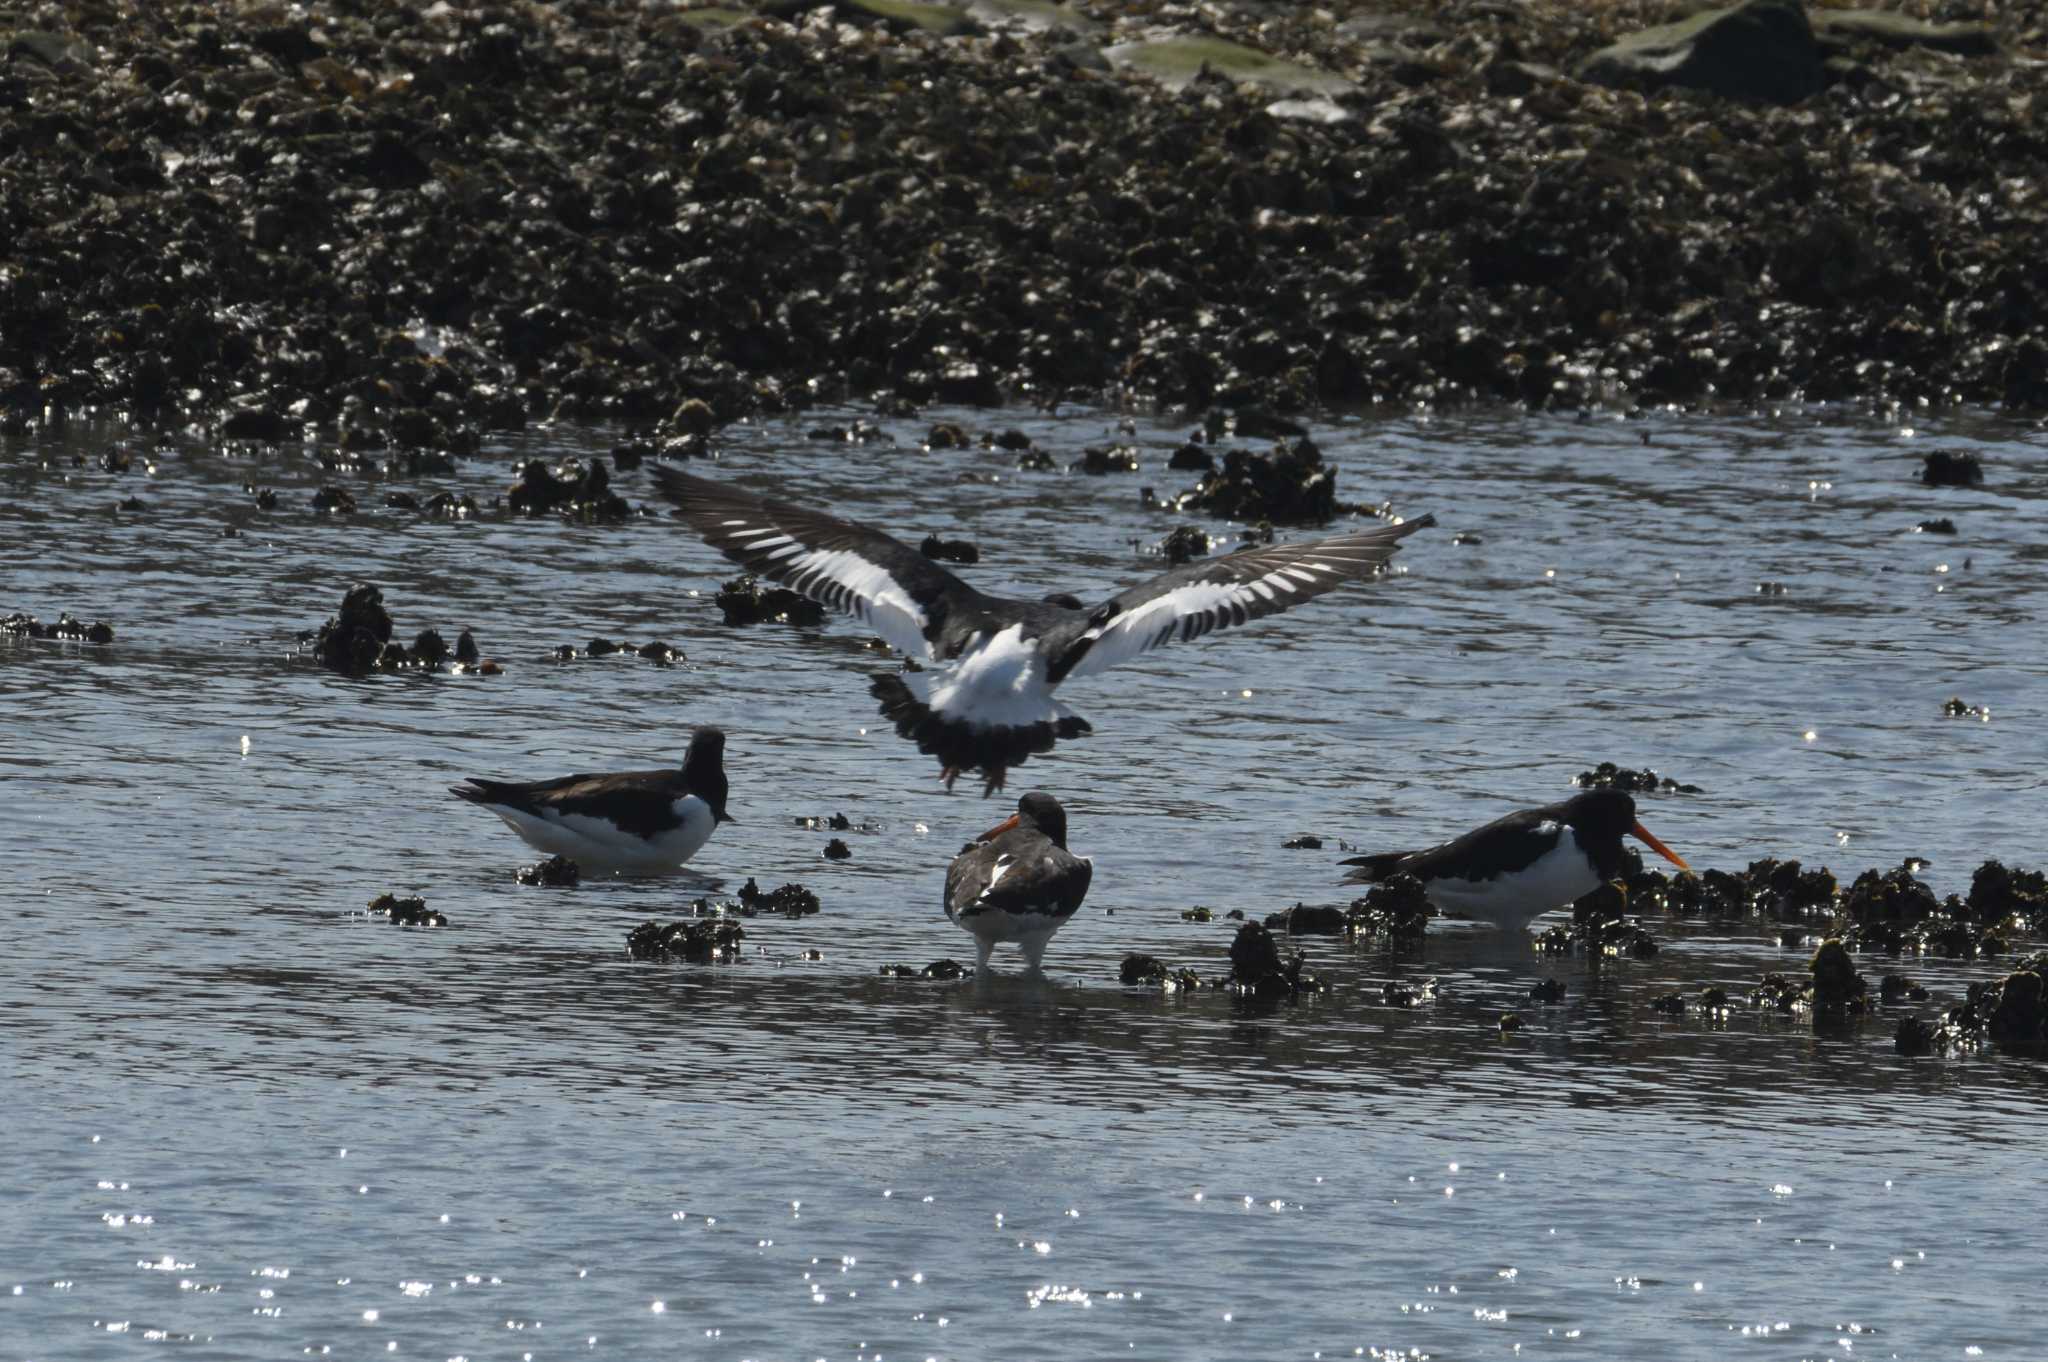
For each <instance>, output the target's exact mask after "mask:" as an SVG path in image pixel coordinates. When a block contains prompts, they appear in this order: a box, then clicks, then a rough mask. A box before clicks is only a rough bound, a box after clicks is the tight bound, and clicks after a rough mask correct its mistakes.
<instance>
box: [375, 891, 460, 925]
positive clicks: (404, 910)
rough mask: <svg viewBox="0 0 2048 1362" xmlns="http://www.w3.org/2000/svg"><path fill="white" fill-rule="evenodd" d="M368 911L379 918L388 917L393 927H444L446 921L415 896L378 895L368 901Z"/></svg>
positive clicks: (446, 923)
mask: <svg viewBox="0 0 2048 1362" xmlns="http://www.w3.org/2000/svg"><path fill="white" fill-rule="evenodd" d="M370 911H371V912H372V913H375V914H377V915H378V916H380V917H389V918H390V919H391V924H392V925H393V926H394V927H446V926H447V925H448V919H447V918H445V917H443V916H442V915H441V914H440V913H437V912H435V911H434V910H433V909H432V908H429V907H427V901H426V900H425V899H423V898H419V897H417V896H415V895H408V896H406V897H403V898H401V897H400V896H398V895H397V894H379V895H378V896H377V897H376V898H374V899H371V900H370Z"/></svg>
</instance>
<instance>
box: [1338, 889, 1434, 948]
mask: <svg viewBox="0 0 2048 1362" xmlns="http://www.w3.org/2000/svg"><path fill="white" fill-rule="evenodd" d="M1429 913H1430V908H1429V891H1428V890H1427V889H1425V888H1424V887H1423V884H1422V881H1421V880H1418V879H1417V878H1415V876H1413V875H1410V874H1406V873H1403V874H1399V875H1395V876H1393V877H1391V878H1390V879H1388V880H1386V881H1384V882H1383V883H1380V884H1376V885H1374V886H1373V887H1372V888H1371V889H1369V890H1367V891H1366V894H1365V896H1364V897H1363V898H1356V899H1353V900H1352V901H1351V905H1350V907H1349V908H1348V909H1347V910H1346V917H1347V919H1348V921H1349V924H1350V933H1351V935H1352V936H1353V937H1354V938H1358V937H1376V938H1379V939H1381V940H1384V941H1387V942H1390V943H1391V942H1394V941H1414V940H1417V939H1419V938H1420V937H1421V936H1422V934H1423V931H1424V929H1425V928H1426V927H1427V925H1428V923H1429Z"/></svg>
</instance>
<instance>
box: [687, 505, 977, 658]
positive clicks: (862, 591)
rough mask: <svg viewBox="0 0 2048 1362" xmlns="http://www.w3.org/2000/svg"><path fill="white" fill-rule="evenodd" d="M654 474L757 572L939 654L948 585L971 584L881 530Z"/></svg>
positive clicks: (710, 537) (911, 647)
mask: <svg viewBox="0 0 2048 1362" xmlns="http://www.w3.org/2000/svg"><path fill="white" fill-rule="evenodd" d="M654 482H655V486H656V487H658V488H659V489H660V491H661V494H662V495H663V496H665V497H667V498H668V499H669V500H670V501H672V502H674V503H675V504H676V505H677V506H678V507H680V508H681V510H682V516H683V519H684V520H687V521H688V522H689V523H690V527H691V528H692V529H694V530H696V531H697V533H698V534H700V535H702V536H704V541H705V542H706V543H708V544H710V545H711V547H713V548H715V549H717V550H718V551H719V552H720V553H722V554H724V555H725V556H726V557H728V558H730V559H732V560H733V561H734V562H735V563H738V564H739V565H740V566H742V567H744V568H746V569H747V570H748V571H749V572H752V573H754V574H756V575H757V576H761V577H766V578H767V579H768V580H770V581H772V582H777V583H779V584H781V585H783V586H786V587H788V588H789V589H790V590H791V591H794V592H796V593H797V594H798V595H800V596H808V597H809V598H810V599H812V600H814V601H816V602H818V603H819V604H820V605H825V606H829V607H831V608H832V609H834V610H838V611H842V612H844V613H845V614H848V615H852V616H853V617H854V618H855V619H858V620H861V621H863V622H865V623H866V624H868V625H869V626H870V627H872V628H873V629H874V631H875V632H876V633H878V634H880V635H881V636H882V637H883V638H885V639H887V640H888V641H889V643H890V645H891V646H893V647H894V648H896V649H897V651H899V652H903V653H907V654H909V655H911V656H913V657H923V658H925V659H927V660H930V659H933V658H935V657H936V651H935V647H934V645H935V643H936V640H937V638H938V634H939V629H940V627H941V625H942V624H943V623H944V615H945V610H944V606H943V601H944V598H945V596H946V593H947V592H948V591H949V590H954V591H966V590H968V588H967V586H966V584H965V583H964V582H962V581H961V580H960V579H959V578H958V577H955V576H954V575H953V574H952V573H950V572H948V571H946V570H945V569H944V568H942V567H939V566H937V565H936V564H934V563H933V562H932V561H931V560H930V559H929V558H926V557H925V556H924V555H923V554H921V553H919V552H918V551H917V550H916V549H913V548H911V547H910V546H909V545H907V544H905V543H903V542H902V541H900V540H897V539H892V538H890V537H889V536H888V535H886V534H883V533H882V532H881V531H880V530H871V529H869V528H867V527H866V526H864V525H856V524H854V523H853V522H851V521H848V520H840V519H838V518H836V517H834V516H829V515H825V514H822V513H821V512H818V511H807V510H805V509H804V508H803V507H801V506H792V505H790V504H789V503H788V502H785V501H770V500H769V499H767V498H766V497H758V496H755V495H754V494H753V493H752V492H745V491H742V490H740V489H739V488H737V487H733V486H730V485H729V484H726V483H722V482H714V481H712V480H711V479H709V478H700V477H696V476H694V475H692V474H689V473H684V472H681V471H679V470H677V469H674V468H668V467H657V468H656V469H655V470H654Z"/></svg>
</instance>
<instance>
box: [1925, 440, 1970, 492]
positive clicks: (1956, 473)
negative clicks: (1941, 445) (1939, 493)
mask: <svg viewBox="0 0 2048 1362" xmlns="http://www.w3.org/2000/svg"><path fill="white" fill-rule="evenodd" d="M1920 457H1921V459H1922V460H1923V462H1922V464H1921V467H1920V481H1921V482H1923V483H1925V484H1927V486H1929V487H1975V486H1976V485H1977V484H1979V483H1981V482H1983V481H1984V464H1983V462H1982V461H1981V460H1979V459H1978V457H1977V456H1976V455H1975V454H1958V453H1956V452H1954V451H1953V450H1947V449H1937V450H1933V451H1931V452H1929V453H1927V454H1923V455H1921V456H1920Z"/></svg>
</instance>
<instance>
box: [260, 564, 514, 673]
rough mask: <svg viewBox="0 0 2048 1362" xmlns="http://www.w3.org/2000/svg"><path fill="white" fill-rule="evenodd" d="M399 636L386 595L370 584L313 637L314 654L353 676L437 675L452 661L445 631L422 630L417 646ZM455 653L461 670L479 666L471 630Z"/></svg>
mask: <svg viewBox="0 0 2048 1362" xmlns="http://www.w3.org/2000/svg"><path fill="white" fill-rule="evenodd" d="M394 632H395V626H394V625H393V624H392V620H391V612H390V611H388V610H386V609H385V608H384V593H383V592H382V591H380V590H378V589H377V588H376V587H374V586H371V585H369V584H368V583H363V584H359V585H357V586H352V587H350V588H349V589H348V591H347V593H346V594H345V595H343V596H342V598H341V610H340V612H339V613H338V614H335V615H333V616H331V617H330V618H329V619H328V620H327V622H326V623H325V624H322V625H321V626H320V628H319V630H318V632H317V633H315V634H313V635H312V644H313V653H314V656H316V657H317V658H318V659H319V660H320V665H321V666H323V667H326V668H327V669H328V670H330V671H337V672H342V673H345V674H347V675H349V676H364V675H367V674H368V673H370V672H373V671H384V672H395V671H428V672H431V671H437V670H439V669H440V667H441V665H442V664H443V663H444V662H446V661H447V660H448V657H449V650H448V643H447V640H445V639H444V638H442V637H441V632H440V630H438V629H423V630H421V631H420V632H419V633H418V634H416V635H414V637H413V641H412V647H411V648H407V647H406V646H405V645H404V644H403V643H399V642H397V641H396V640H395V639H393V637H392V635H393V633H394ZM299 637H300V638H301V639H304V638H306V637H307V636H306V635H304V634H301V635H300V636H299ZM454 655H455V658H456V661H457V664H458V667H457V669H458V670H461V669H463V668H465V667H469V666H473V665H477V648H476V640H475V639H474V638H472V637H470V634H469V631H468V630H467V629H465V630H463V631H462V635H461V637H460V638H459V639H457V641H456V647H455V654H454ZM479 669H480V670H481V669H482V668H481V667H479Z"/></svg>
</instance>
